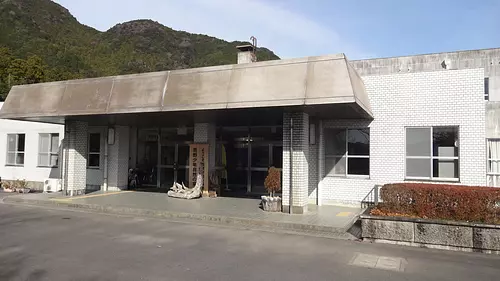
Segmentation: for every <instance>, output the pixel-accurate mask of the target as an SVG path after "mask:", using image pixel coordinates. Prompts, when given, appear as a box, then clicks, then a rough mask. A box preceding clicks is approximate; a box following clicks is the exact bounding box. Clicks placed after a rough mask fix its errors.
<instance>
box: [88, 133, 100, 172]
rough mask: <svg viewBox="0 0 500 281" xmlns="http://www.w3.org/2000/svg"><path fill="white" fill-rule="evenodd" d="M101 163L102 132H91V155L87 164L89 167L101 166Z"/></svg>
mask: <svg viewBox="0 0 500 281" xmlns="http://www.w3.org/2000/svg"><path fill="white" fill-rule="evenodd" d="M100 163H101V134H99V133H91V134H89V155H88V157H87V166H88V167H89V168H99V166H100Z"/></svg>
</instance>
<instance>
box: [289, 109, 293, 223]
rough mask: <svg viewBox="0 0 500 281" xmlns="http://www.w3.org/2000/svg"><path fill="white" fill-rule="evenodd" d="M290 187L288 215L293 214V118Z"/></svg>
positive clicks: (291, 125)
mask: <svg viewBox="0 0 500 281" xmlns="http://www.w3.org/2000/svg"><path fill="white" fill-rule="evenodd" d="M289 166H290V186H289V191H288V213H290V214H293V210H292V206H293V205H292V203H293V193H292V191H293V188H292V186H293V117H290V165H289Z"/></svg>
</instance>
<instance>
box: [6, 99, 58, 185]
mask: <svg viewBox="0 0 500 281" xmlns="http://www.w3.org/2000/svg"><path fill="white" fill-rule="evenodd" d="M2 105H3V103H0V108H1V106H2ZM41 133H58V134H59V147H61V145H62V140H63V138H64V126H63V125H55V124H44V123H37V122H26V121H14V120H4V119H0V177H2V180H16V179H25V180H27V181H30V182H38V183H40V184H39V185H38V186H36V187H37V188H40V187H42V184H43V181H44V180H45V179H48V178H60V172H59V167H61V165H62V163H61V162H60V163H59V167H57V168H47V167H38V146H39V134H41ZM7 134H26V140H25V150H26V151H25V156H24V166H22V167H21V166H15V167H14V166H7V165H6V161H7ZM59 160H61V157H60V158H59Z"/></svg>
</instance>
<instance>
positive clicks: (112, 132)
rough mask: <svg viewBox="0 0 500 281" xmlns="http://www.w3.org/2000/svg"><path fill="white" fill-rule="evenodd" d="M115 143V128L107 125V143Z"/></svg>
mask: <svg viewBox="0 0 500 281" xmlns="http://www.w3.org/2000/svg"><path fill="white" fill-rule="evenodd" d="M114 143H115V128H113V127H109V128H108V144H109V145H112V144H114Z"/></svg>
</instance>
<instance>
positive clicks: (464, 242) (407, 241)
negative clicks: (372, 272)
mask: <svg viewBox="0 0 500 281" xmlns="http://www.w3.org/2000/svg"><path fill="white" fill-rule="evenodd" d="M370 210H371V209H367V210H366V211H365V212H364V213H363V214H362V215H361V216H360V219H361V232H362V234H361V237H362V238H363V240H367V241H373V242H382V243H392V244H401V245H409V246H418V247H428V248H438V249H448V250H460V251H467V252H484V253H495V254H500V225H489V224H479V223H468V222H457V221H443V220H427V219H414V218H405V217H380V216H372V215H370Z"/></svg>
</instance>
